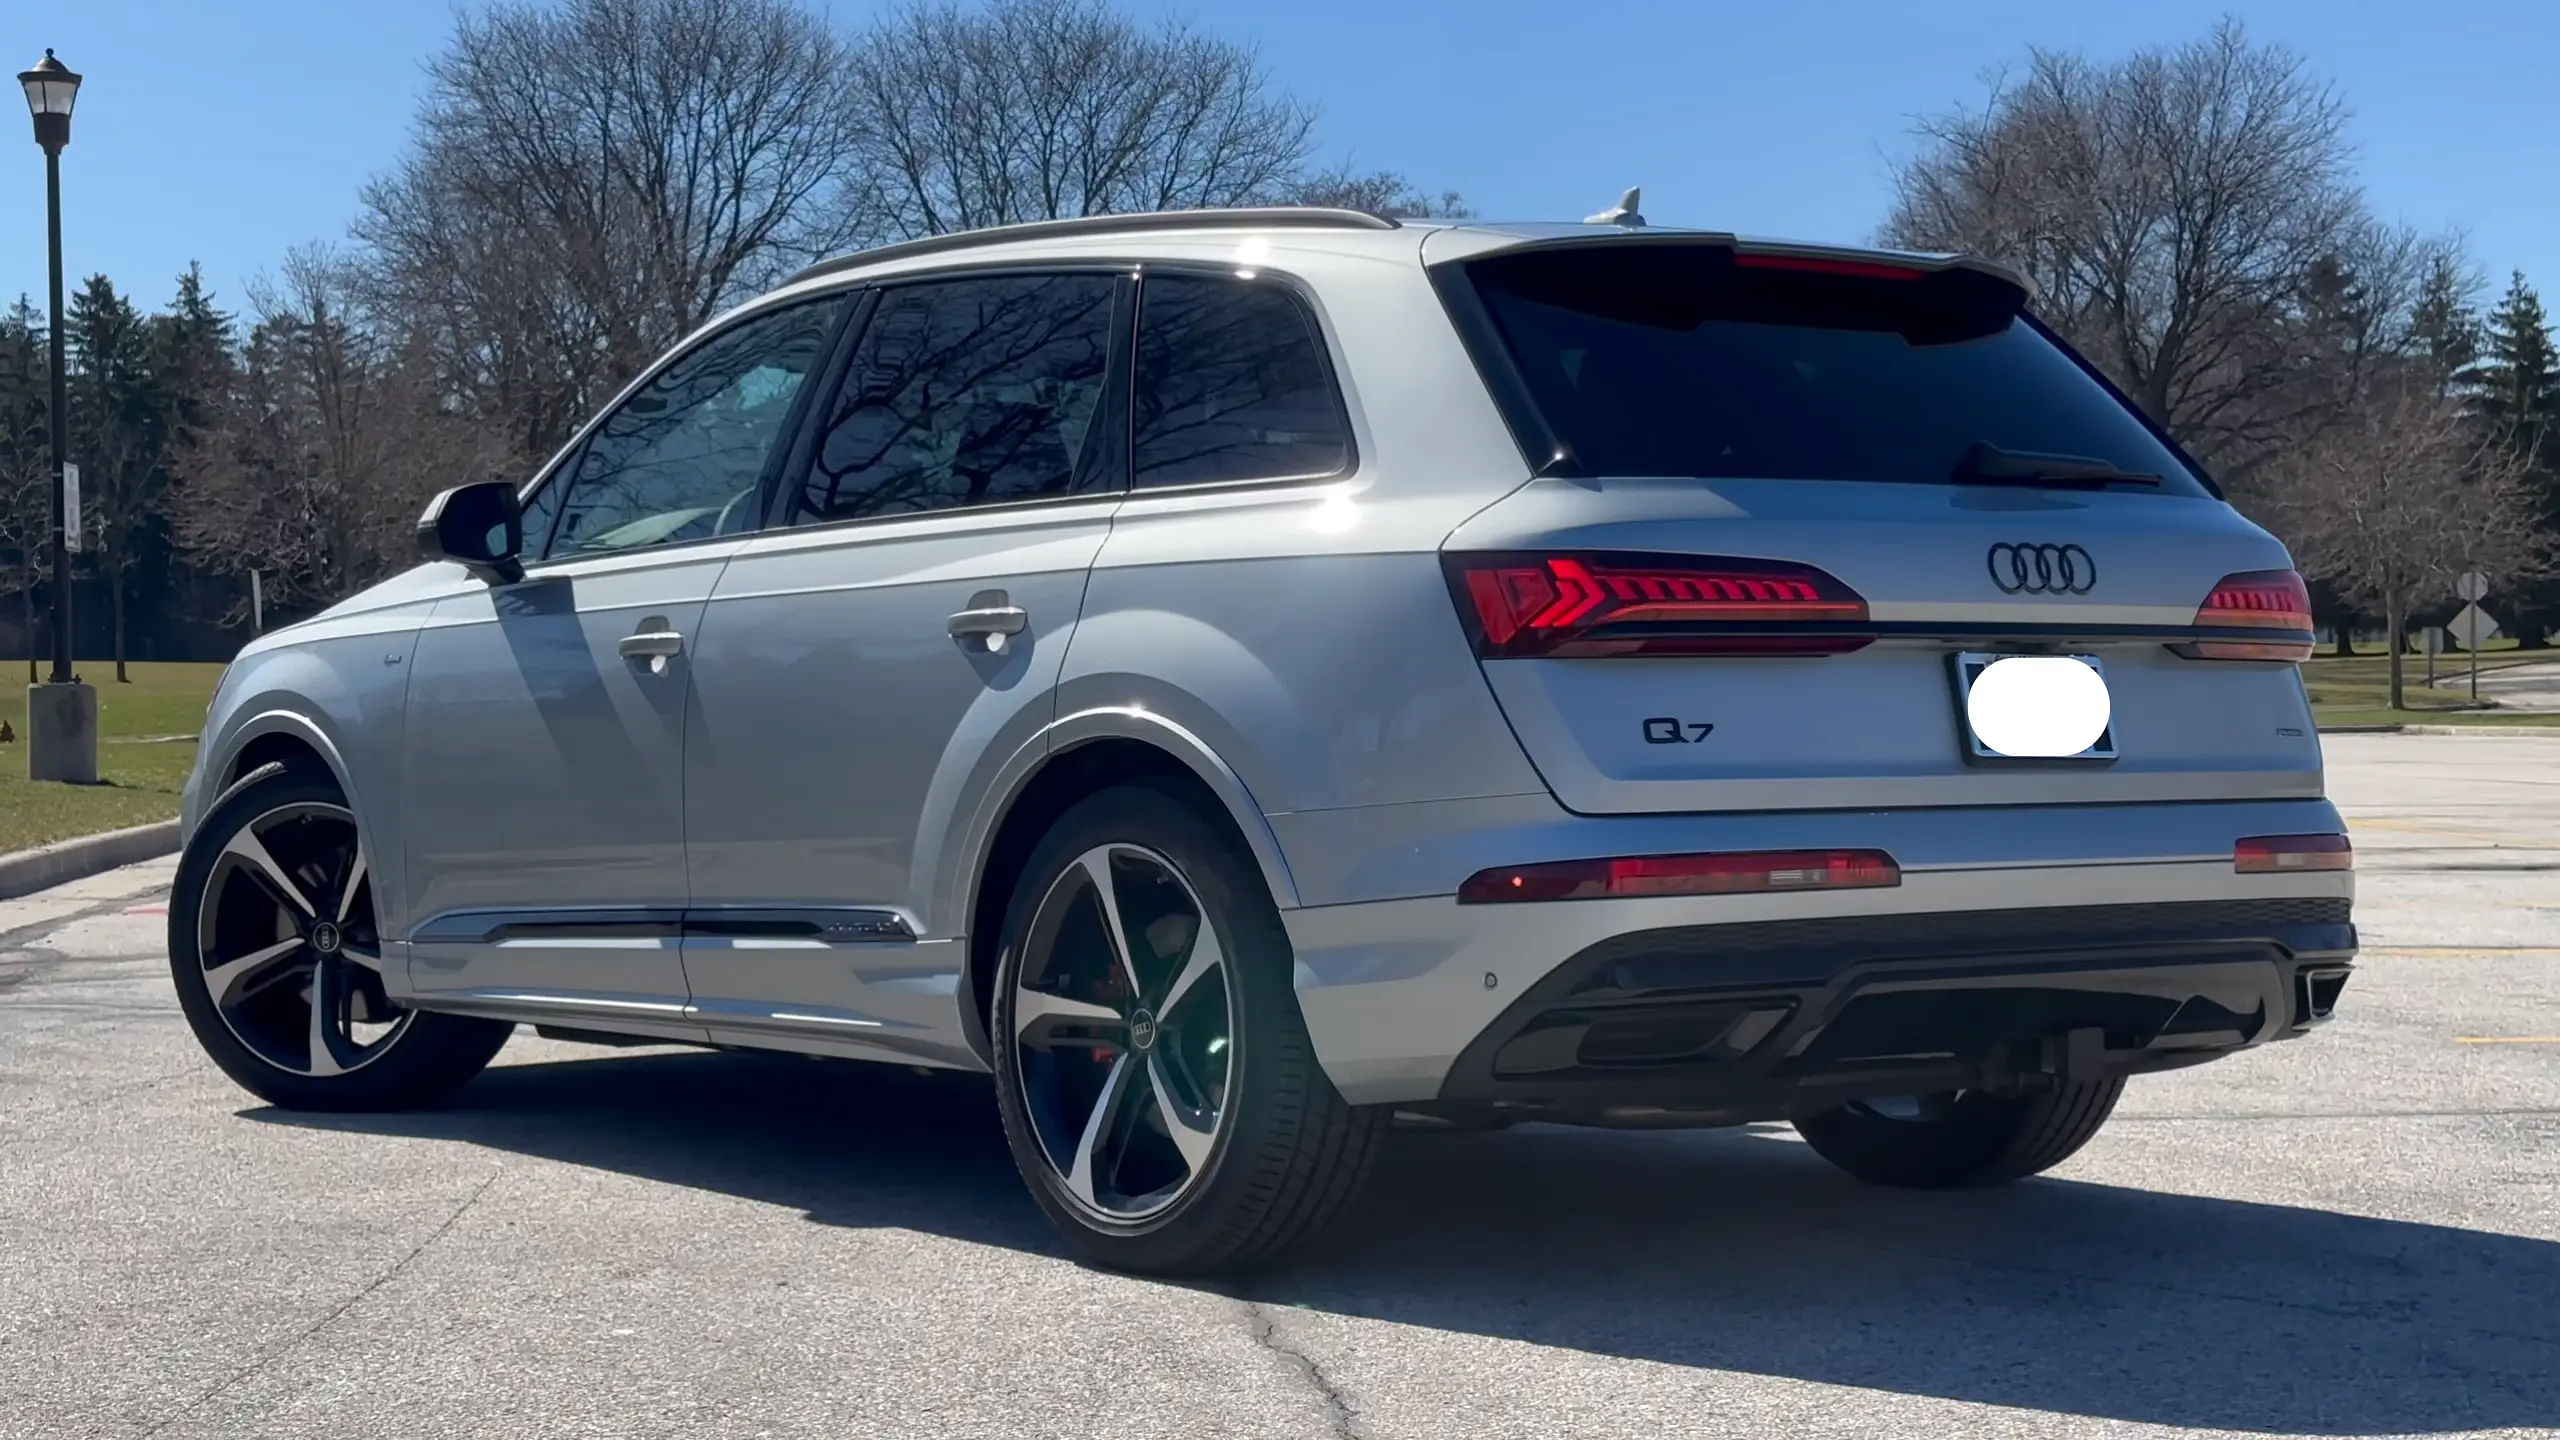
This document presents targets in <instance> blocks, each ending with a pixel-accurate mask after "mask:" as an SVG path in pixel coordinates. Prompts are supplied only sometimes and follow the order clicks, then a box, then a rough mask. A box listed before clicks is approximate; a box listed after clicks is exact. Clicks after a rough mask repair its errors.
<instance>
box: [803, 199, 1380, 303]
mask: <svg viewBox="0 0 2560 1440" xmlns="http://www.w3.org/2000/svg"><path fill="white" fill-rule="evenodd" d="M1275 226H1279V227H1287V228H1291V229H1301V230H1398V229H1402V228H1403V226H1402V225H1400V224H1399V223H1398V222H1397V221H1396V220H1395V219H1394V218H1392V217H1390V216H1386V215H1376V214H1372V213H1370V212H1369V211H1366V210H1344V209H1337V208H1333V207H1330V206H1323V205H1246V206H1238V207H1236V208H1234V209H1228V210H1156V211H1148V212H1145V213H1141V214H1132V215H1078V216H1074V217H1072V218H1070V219H1065V220H1032V221H1027V222H1025V223H1023V224H1019V225H993V226H989V227H987V228H986V229H983V230H956V231H953V232H952V233H951V234H948V235H927V236H925V237H923V238H922V239H917V240H900V241H897V242H895V243H894V244H889V245H880V246H875V247H874V248H872V249H869V250H857V251H855V252H853V253H852V254H850V255H836V256H832V257H830V258H828V259H825V260H821V261H819V262H818V263H816V264H815V265H811V266H809V267H808V268H807V269H805V270H802V271H801V272H800V273H798V274H796V275H794V276H792V277H791V278H790V279H789V280H787V281H785V282H783V283H785V284H791V285H796V284H798V283H799V282H801V281H803V280H814V279H816V278H817V277H819V276H821V275H834V274H837V273H840V272H842V271H846V270H852V269H856V268H859V267H861V266H864V265H875V264H878V263H880V262H881V261H884V260H904V259H907V258H908V257H910V256H915V255H932V254H937V253H940V252H942V251H945V250H969V249H974V248H976V247H978V246H981V245H1006V244H1011V243H1012V242H1014V241H1016V240H1046V239H1049V238H1050V237H1052V236H1065V235H1111V234H1122V233H1134V232H1139V231H1147V230H1212V229H1215V230H1264V229H1270V228H1273V227H1275Z"/></svg>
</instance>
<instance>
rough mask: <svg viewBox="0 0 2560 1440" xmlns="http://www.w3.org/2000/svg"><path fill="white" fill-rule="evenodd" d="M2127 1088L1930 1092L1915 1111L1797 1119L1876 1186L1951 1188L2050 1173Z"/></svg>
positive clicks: (2116, 1082) (1810, 1140) (1852, 1110)
mask: <svg viewBox="0 0 2560 1440" xmlns="http://www.w3.org/2000/svg"><path fill="white" fill-rule="evenodd" d="M2123 1093H2124V1077H2123V1076H2120V1075H2119V1076H2115V1077H2113V1078H2110V1079H2106V1080H2097V1081H2059V1082H2057V1083H2056V1084H2055V1086H2054V1088H2053V1089H2051V1090H2046V1091H2042V1092H2039V1093H2035V1094H2029V1095H2014V1096H1999V1095H1987V1094H1983V1093H1981V1092H1979V1091H1970V1090H1968V1091H1958V1092H1955V1093H1953V1094H1950V1095H1937V1096H1928V1097H1922V1098H1921V1099H1920V1100H1919V1101H1918V1103H1917V1109H1918V1112H1919V1113H1917V1114H1915V1115H1903V1114H1896V1113H1889V1112H1888V1111H1887V1110H1886V1109H1884V1108H1880V1107H1881V1106H1882V1104H1883V1102H1861V1103H1858V1104H1854V1105H1843V1106H1841V1107H1840V1108H1839V1109H1837V1110H1826V1111H1824V1112H1823V1113H1821V1114H1819V1115H1808V1116H1806V1117H1804V1118H1803V1119H1800V1120H1798V1121H1796V1122H1795V1125H1796V1133H1798V1134H1800V1135H1802V1136H1804V1139H1805V1143H1806V1144H1808V1145H1811V1146H1812V1147H1813V1149H1814V1153H1816V1154H1818V1155H1820V1156H1821V1157H1822V1158H1823V1159H1825V1160H1828V1161H1830V1162H1831V1163H1832V1164H1834V1165H1837V1166H1839V1167H1840V1168H1841V1169H1843V1170H1846V1171H1848V1172H1849V1173H1850V1174H1852V1175H1855V1176H1856V1177H1858V1178H1859V1179H1861V1180H1864V1181H1866V1182H1867V1183H1868V1184H1871V1185H1893V1186H1900V1187H1903V1188H1907V1189H1920V1190H1952V1189H1960V1188H1965V1187H1972V1186H1987V1185H2004V1184H2007V1183H2008V1182H2009V1181H2012V1180H2022V1179H2024V1178H2026V1177H2027V1176H2029V1175H2034V1174H2038V1173H2040V1172H2042V1171H2045V1170H2050V1169H2052V1168H2053V1167H2054V1166H2056V1165H2059V1164H2061V1163H2062V1162H2063V1161H2065V1160H2068V1159H2070V1158H2071V1156H2072V1154H2073V1152H2075V1151H2077V1150H2078V1149H2079V1148H2080V1147H2081V1146H2083V1145H2086V1144H2088V1143H2089V1137H2090V1136H2092V1135H2095V1134H2097V1133H2098V1127H2099V1126H2101V1125H2104V1124H2105V1123H2106V1122H2107V1116H2108V1115H2110V1114H2112V1113H2113V1112H2114V1110H2115V1108H2116V1098H2117V1097H2118V1096H2120V1095H2122V1094H2123Z"/></svg>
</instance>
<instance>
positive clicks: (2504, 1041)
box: [2453, 1035, 2560, 1045]
mask: <svg viewBox="0 0 2560 1440" xmlns="http://www.w3.org/2000/svg"><path fill="white" fill-rule="evenodd" d="M2453 1043H2454V1044H2456V1045H2560V1035H2456V1036H2454V1037H2453Z"/></svg>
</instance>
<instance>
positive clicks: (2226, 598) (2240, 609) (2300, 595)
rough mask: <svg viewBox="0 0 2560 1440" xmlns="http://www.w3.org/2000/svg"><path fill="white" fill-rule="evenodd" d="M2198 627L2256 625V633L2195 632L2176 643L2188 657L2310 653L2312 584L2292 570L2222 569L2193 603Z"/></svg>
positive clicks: (2286, 657)
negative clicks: (2194, 636)
mask: <svg viewBox="0 0 2560 1440" xmlns="http://www.w3.org/2000/svg"><path fill="white" fill-rule="evenodd" d="M2195 623H2196V628H2197V629H2198V630H2202V631H2216V630H2220V631H2253V630H2254V631H2258V632H2260V634H2257V635H2247V634H2242V635H2214V636H2210V637H2200V638H2198V639H2195V640H2192V641H2189V642H2187V643H2185V644H2182V645H2180V646H2178V647H2177V650H2178V653H2179V654H2181V655H2184V656H2186V657H2187V658H2188V659H2191V660H2280V661H2286V662H2289V663H2293V664H2299V663H2301V662H2302V661H2305V660H2308V659H2310V658H2311V646H2312V633H2311V588H2310V587H2309V586H2307V585H2305V584H2304V583H2303V582H2302V576H2301V574H2300V573H2299V572H2296V571H2292V570H2246V571H2243V572H2241V573H2240V574H2237V575H2226V576H2224V577H2223V578H2222V582H2221V583H2220V584H2218V585H2216V586H2214V587H2213V592H2212V593H2211V594H2209V595H2207V596H2205V597H2204V603H2203V604H2202V605H2199V606H2197V607H2196V621H2195Z"/></svg>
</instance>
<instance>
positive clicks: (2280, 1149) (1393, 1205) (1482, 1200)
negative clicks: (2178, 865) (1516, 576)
mask: <svg viewBox="0 0 2560 1440" xmlns="http://www.w3.org/2000/svg"><path fill="white" fill-rule="evenodd" d="M2330 759H2331V766H2332V788H2333V791H2334V793H2336V794H2337V796H2338V797H2339V799H2340V803H2341V804H2342V805H2343V806H2345V807H2346V808H2347V809H2348V811H2349V813H2350V816H2351V818H2352V820H2353V823H2354V828H2355V831H2356V838H2357V844H2358V848H2359V864H2360V868H2361V870H2362V872H2363V880H2362V888H2363V898H2362V900H2361V902H2360V905H2359V915H2358V919H2359V921H2360V923H2361V925H2362V927H2363V930H2364V937H2365V943H2366V946H2367V947H2368V948H2367V951H2366V961H2365V966H2364V968H2363V969H2362V971H2361V972H2360V974H2359V975H2358V977H2357V979H2356V981H2355V983H2354V984H2353V985H2352V986H2351V987H2350V988H2349V990H2348V992H2347V999H2346V1004H2345V1006H2344V1007H2343V1009H2342V1012H2341V1013H2342V1018H2341V1019H2340V1020H2339V1021H2338V1022H2337V1023H2336V1024H2334V1025H2332V1026H2331V1027H2329V1029H2328V1030H2327V1031H2326V1032H2325V1033H2323V1034H2321V1035H2319V1036H2316V1037H2314V1038H2313V1039H2311V1040H2309V1041H2307V1042H2304V1043H2299V1044H2292V1045H2285V1046H2279V1047H2275V1048H2272V1049H2269V1050H2264V1051H2260V1052H2255V1053H2252V1054H2249V1055H2245V1056H2242V1057H2240V1058H2239V1059H2236V1060H2233V1061H2230V1062H2226V1063H2224V1064H2220V1065H2215V1066H2209V1067H2206V1068H2204V1069H2201V1070H2196V1071H2189V1072H2185V1073H2182V1074H2178V1075H2173V1076H2165V1077H2159V1078H2155V1079H2152V1080H2149V1081H2146V1082H2142V1083H2140V1084H2138V1085H2137V1086H2136V1088H2135V1089H2134V1090H2133V1091H2131V1092H2130V1093H2129V1095H2128V1098H2127V1101H2126V1104H2125V1106H2124V1107H2123V1108H2122V1109H2121V1110H2119V1112H2118V1114H2117V1118H2116V1119H2115V1121H2114V1122H2113V1123H2112V1124H2111V1125H2110V1126H2109V1128H2108V1130H2107V1131H2106V1132H2105V1133H2104V1134H2102V1135H2101V1136H2100V1137H2099V1138H2098V1139H2097V1140H2096V1141H2095V1142H2093V1143H2092V1145H2091V1146H2090V1147H2089V1149H2088V1150H2086V1151H2084V1152H2083V1153H2082V1154H2081V1155H2080V1156H2079V1157H2077V1158H2076V1159H2075V1160H2073V1161H2072V1162H2071V1163H2070V1164H2068V1165H2066V1166H2064V1167H2063V1168H2062V1169H2061V1170H2059V1171H2057V1172H2055V1173H2054V1174H2053V1175H2052V1176H2049V1177H2047V1178H2044V1179H2041V1180H2037V1181H2033V1182H2029V1183H2026V1184H2022V1185H2019V1186H2015V1187H2012V1188H2010V1189H2007V1190H2002V1191H1996V1192H1989V1193H1982V1194H1958V1195H1913V1194H1899V1193H1889V1192H1883V1191H1877V1190H1870V1189H1864V1188H1861V1187H1859V1186H1858V1185H1856V1184H1854V1183H1853V1182H1851V1181H1849V1180H1848V1179H1846V1178H1845V1177H1843V1176H1841V1175H1839V1174H1838V1173H1837V1172H1835V1171H1833V1170H1832V1169H1831V1168H1830V1167H1829V1166H1827V1165H1825V1164H1823V1163H1822V1162H1821V1161H1820V1160H1818V1159H1816V1158H1815V1157H1813V1156H1812V1155H1811V1154H1810V1153H1809V1152H1808V1151H1807V1150H1806V1149H1805V1148H1804V1147H1803V1146H1802V1145H1801V1144H1799V1143H1796V1142H1795V1140H1794V1139H1793V1137H1792V1135H1791V1134H1790V1133H1789V1132H1787V1131H1785V1130H1783V1129H1778V1128H1771V1129H1767V1130H1750V1131H1733V1132H1714V1133H1689V1134H1665V1135H1646V1134H1621V1133H1607V1132H1587V1131H1572V1130H1563V1129H1523V1130H1520V1131H1515V1132H1512V1133H1509V1134H1503V1135H1480V1136H1446V1135H1425V1134H1411V1135H1406V1136H1402V1137H1400V1143H1399V1144H1398V1145H1397V1146H1396V1148H1395V1149H1394V1151H1393V1152H1392V1153H1391V1155H1390V1157H1389V1159H1388V1161H1387V1163H1386V1165H1385V1167H1384V1169H1383V1172H1382V1174H1381V1176H1380V1181H1379V1183H1378V1184H1377V1185H1376V1186H1375V1188H1374V1189H1373V1191H1372V1192H1371V1194H1370V1196H1369V1198H1368V1201H1367V1203H1366V1204H1365V1206H1364V1207H1363V1210H1362V1212H1361V1213H1360V1214H1359V1215H1358V1216H1357V1217H1356V1219H1355V1221H1354V1223H1353V1224H1352V1225H1351V1226H1350V1227H1349V1228H1348V1230H1347V1232H1346V1233H1345V1234H1344V1235H1342V1236H1341V1237H1340V1238H1339V1239H1338V1240H1337V1242H1336V1243H1334V1244H1333V1245H1332V1246H1330V1247H1329V1248H1328V1249H1326V1250H1325V1251H1324V1252H1323V1253H1321V1254H1319V1255H1317V1256H1315V1257H1312V1258H1310V1259H1309V1260H1307V1261H1306V1262H1304V1263H1303V1264H1301V1265H1299V1266H1297V1267H1295V1268H1293V1269H1291V1270H1289V1271H1287V1272H1285V1273H1280V1274H1274V1275H1271V1276H1268V1277H1265V1278H1262V1279H1260V1280H1257V1281H1255V1282H1254V1283H1253V1284H1252V1285H1250V1286H1249V1287H1246V1288H1242V1289H1234V1290H1229V1289H1209V1288H1194V1287H1184V1286H1178V1285H1167V1284H1160V1283H1152V1282H1146V1281H1138V1280H1130V1279H1124V1278H1120V1277H1116V1276H1111V1275H1106V1274H1100V1273H1096V1272H1093V1271H1088V1270H1084V1269H1081V1268H1078V1267H1077V1266H1075V1265H1073V1264H1070V1263H1068V1262H1067V1261H1065V1260H1063V1259H1061V1258H1060V1257H1059V1256H1058V1255H1057V1253H1056V1251H1055V1249H1054V1247H1053V1245H1052V1244H1051V1241H1050V1239H1049V1236H1048V1232H1047V1230H1046V1229H1045V1227H1044V1225H1043V1224H1042V1222H1041V1219H1040V1217H1039V1215H1038V1213H1037V1212H1036V1211H1035V1210H1034V1209H1033V1207H1032V1205H1031V1202H1030V1201H1029V1200H1028V1199H1027V1198H1026V1197H1025V1196H1024V1195H1023V1193H1022V1191H1021V1189H1020V1187H1019V1185H1018V1183H1017V1182H1016V1180H1015V1178H1014V1176H1013V1173H1012V1170H1011V1166H1010V1163H1009V1161H1008V1160H1007V1158H1006V1155H1005V1151H1004V1147H1003V1143H1002V1140H1001V1138H1000V1136H999V1135H998V1134H997V1131H996V1125H995V1120H994V1115H993V1111H992V1106H991V1101H990V1100H989V1098H988V1096H987V1092H986V1089H985V1085H984V1082H983V1081H973V1080H968V1079H953V1078H944V1079H931V1078H920V1077H916V1076H913V1075H908V1074H905V1073H900V1072H875V1071H872V1070H868V1069H864V1068H861V1067H855V1066H850V1065H831V1064H822V1063H818V1062H803V1061H795V1060H790V1059H784V1058H773V1059H767V1058H761V1057H746V1056H730V1055H718V1054H709V1053H696V1052H686V1051H678V1050H637V1051H609V1050H598V1049H590V1048H585V1047H578V1046H570V1045H561V1044H554V1043H551V1042H547V1041H540V1040H536V1039H534V1038H533V1037H532V1036H531V1035H530V1034H525V1035H522V1036H520V1037H519V1038H518V1039H517V1040H516V1041H515V1042H514V1043H512V1044H511V1045H510V1046H509V1047H508V1049H507V1050H506V1052H505V1053H504V1054H503V1055H502V1056H501V1058H500V1061H499V1064H498V1067H497V1068H495V1069H493V1070H492V1071H491V1072H490V1073H489V1074H487V1075H485V1076H484V1077H482V1078H481V1080H479V1081H478V1082H476V1083H475V1084H474V1085H473V1086H471V1087H470V1088H469V1089H468V1090H467V1091H465V1092H464V1094H463V1096H462V1098H461V1100H460V1102H459V1103H458V1104H457V1105H456V1106H454V1107H453V1108H451V1109H447V1110H444V1111H439V1112H433V1113H423V1114H408V1115H390V1116H339V1117H330V1116H308V1115H292V1114H286V1113H283V1112H279V1111H275V1110H271V1109H268V1108H265V1107H264V1106H262V1105H260V1104H258V1103H256V1102H254V1101H252V1100H251V1099H250V1097H248V1096H247V1095H246V1094H244V1093H243V1092H241V1091H239V1090H237V1089H235V1088H234V1087H233V1086H232V1085H231V1084H230V1083H229V1082H228V1081H227V1080H225V1079H224V1078H223V1077H222V1075H221V1074H220V1073H219V1072H218V1071H216V1070H214V1069H213V1068H212V1067H211V1066H210V1065H209V1064H208V1063H207V1062H206V1061H205V1060H204V1059H203V1058H202V1056H201V1055H200V1054H199V1052H198V1051H197V1049H196V1047H195V1044H194V1042H193V1041H192V1040H191V1039H190V1038H189V1036H188V1034H187V1032H186V1029H185V1026H184V1024H183V1022H182V1021H181V1020H180V1019H179V1016H178V1012H177V1007H176V1003H175V1001H174V999H173V998H172V996H171V993H170V988H169V981H168V977H167V973H166V962H165V960H164V959H163V957H162V947H161V939H160V936H161V927H162V925H163V924H164V920H163V917H162V914H161V913H160V911H161V909H162V907H163V905H164V902H165V898H166V887H167V880H168V875H169V872H170V869H171V866H170V865H169V864H168V863H167V862H161V863H157V864H153V865H146V866H138V867H134V868H133V869H130V870H125V871H119V872H114V873H112V874H110V875H106V876H101V877H98V878H96V879H93V880H90V881H85V882H82V883H81V884H79V885H76V886H72V887H67V888H66V889H64V890H59V891H54V892H50V893H48V894H45V895H41V896H34V897H29V898H27V899H24V900H17V901H9V902H0V1435H8V1436H44V1437H58V1436H86V1435H102V1436H103V1435H116V1436H145V1435H154V1436H157V1435H166V1436H171V1437H180V1436H213V1435H224V1436H228V1435H274V1436H297V1437H299V1436H337V1435H348V1436H356V1435H363V1436H395V1435H396V1436H423V1435H505V1436H555V1435H556V1436H571V1435H575V1436H589V1435H634V1436H637V1435H696V1434H699V1435H720V1436H731V1435H735V1436H756V1435H774V1436H799V1435H810V1436H821V1435H823V1436H831V1437H833V1436H871V1435H879V1436H905V1435H990V1436H992V1435H1022V1436H1085V1435H1092V1436H1105V1435H1109V1436H1151V1435H1177V1434H1183V1435H1216V1436H1292V1437H1295V1436H1381V1437H1383V1436H1414V1437H1438V1436H1521V1437H1553V1436H1567V1435H1575V1436H1578V1435H1642V1436H1648V1437H1652V1436H1667V1435H1734V1436H1770V1435H1785V1434H1801V1435H1841V1436H1857V1437H1861V1440H1872V1437H1876V1436H1884V1435H1895V1436H1899V1435H1914V1436H1917V1435H1929V1436H1938V1435H1955V1434H1963V1435H2017V1436H2049V1435H2061V1434H2068V1435H2100V1434H2109V1435H2114V1434H2122V1435H2133V1434H2168V1433H2172V1432H2178V1433H2210V1434H2225V1433H2227V1434H2248V1435H2270V1434H2306V1435H2321V1436H2344V1435H2409V1434H2436V1433H2479V1432H2492V1433H2507V1434H2518V1435H2546V1434H2553V1433H2560V738H2555V739H2547V740H2546V739H2539V738H2517V739H2503V738H2502V739H2488V738H2420V737H2405V736H2376V737H2364V736H2350V737H2332V743H2331V746H2330Z"/></svg>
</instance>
